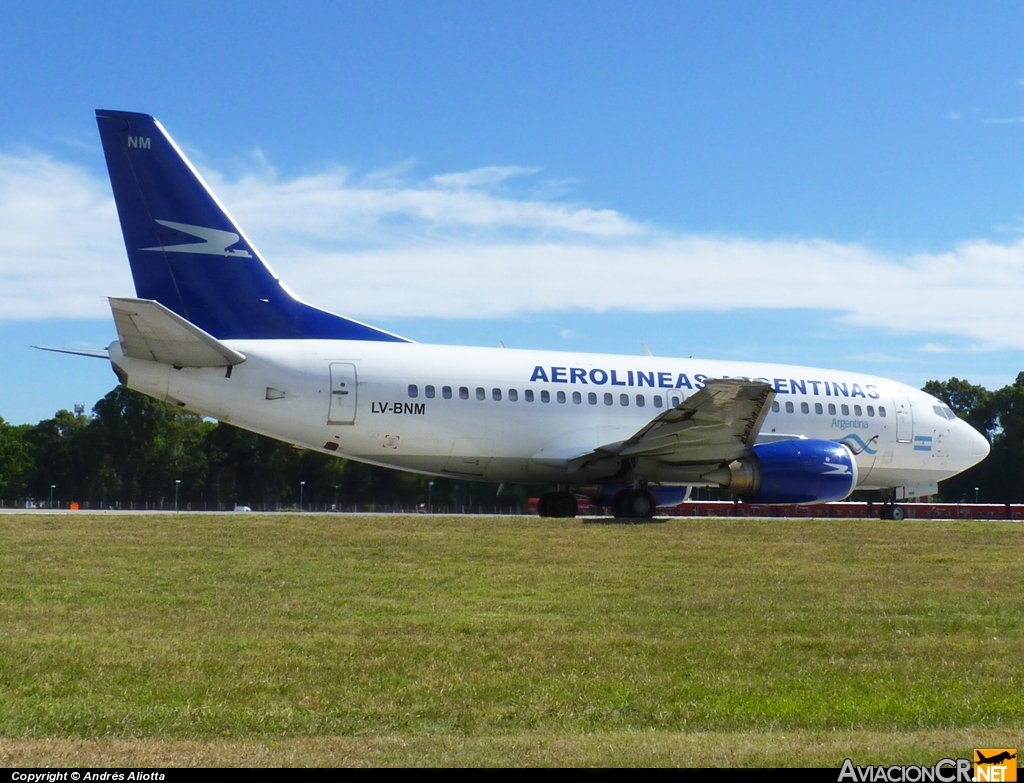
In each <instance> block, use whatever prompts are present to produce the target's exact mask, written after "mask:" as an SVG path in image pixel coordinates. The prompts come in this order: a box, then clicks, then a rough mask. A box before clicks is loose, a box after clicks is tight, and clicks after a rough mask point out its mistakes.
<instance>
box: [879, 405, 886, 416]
mask: <svg viewBox="0 0 1024 783" xmlns="http://www.w3.org/2000/svg"><path fill="white" fill-rule="evenodd" d="M878 415H879V416H881V417H882V418H883V419H884V418H885V408H883V407H882V406H881V405H879V406H878Z"/></svg>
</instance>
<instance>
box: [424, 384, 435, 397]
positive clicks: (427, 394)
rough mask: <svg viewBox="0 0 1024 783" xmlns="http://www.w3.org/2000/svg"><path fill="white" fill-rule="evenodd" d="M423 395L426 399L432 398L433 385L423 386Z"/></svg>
mask: <svg viewBox="0 0 1024 783" xmlns="http://www.w3.org/2000/svg"><path fill="white" fill-rule="evenodd" d="M423 396H424V397H426V398H427V399H428V400H432V399H434V387H433V386H424V387H423Z"/></svg>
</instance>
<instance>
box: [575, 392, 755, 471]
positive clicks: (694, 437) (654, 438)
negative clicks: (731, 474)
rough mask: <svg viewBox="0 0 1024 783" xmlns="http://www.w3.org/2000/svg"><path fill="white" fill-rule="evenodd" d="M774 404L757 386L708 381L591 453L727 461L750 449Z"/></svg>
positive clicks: (684, 461) (683, 461)
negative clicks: (633, 431)
mask: <svg viewBox="0 0 1024 783" xmlns="http://www.w3.org/2000/svg"><path fill="white" fill-rule="evenodd" d="M774 399H775V390H774V389H773V388H772V387H771V385H770V384H767V383H762V382H761V381H745V380H741V379H733V378H719V379H714V380H709V381H707V383H706V384H705V386H704V388H703V389H701V390H700V391H699V392H697V393H696V394H694V395H693V396H691V397H689V398H688V399H686V400H683V402H681V403H680V404H679V405H677V406H676V407H675V408H671V409H669V410H667V411H665V412H664V413H662V414H660V415H659V416H657V417H655V418H654V419H652V420H651V422H650V423H648V424H647V425H646V426H645V427H644V428H643V429H642V430H640V431H639V432H637V433H636V434H635V435H633V436H632V437H631V438H628V439H627V440H625V441H623V442H622V443H616V444H609V445H608V446H603V447H601V448H600V449H597V450H596V452H595V453H596V454H609V453H616V454H618V455H619V456H622V457H651V458H654V459H657V460H659V461H661V462H665V463H669V464H673V465H684V464H694V463H720V462H728V461H731V460H734V459H737V458H739V457H741V456H743V454H744V453H745V452H746V451H747V450H748V449H749V448H751V447H752V446H753V445H754V442H755V440H756V439H757V436H758V433H759V432H760V430H761V426H762V425H763V424H764V420H765V417H766V416H767V415H768V411H769V409H770V408H771V403H772V400H774Z"/></svg>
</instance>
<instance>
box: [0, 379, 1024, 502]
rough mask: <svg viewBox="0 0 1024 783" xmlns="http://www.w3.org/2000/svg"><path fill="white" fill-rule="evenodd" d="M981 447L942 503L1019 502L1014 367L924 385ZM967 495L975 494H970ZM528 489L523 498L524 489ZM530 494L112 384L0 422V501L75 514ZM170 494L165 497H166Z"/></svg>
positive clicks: (1021, 461)
mask: <svg viewBox="0 0 1024 783" xmlns="http://www.w3.org/2000/svg"><path fill="white" fill-rule="evenodd" d="M924 390H925V391H927V392H929V393H930V394H933V395H934V396H936V397H938V398H939V399H941V400H942V401H944V402H945V403H946V404H947V405H949V407H950V408H952V409H953V410H954V411H955V412H956V413H957V415H958V416H960V418H962V419H964V420H966V421H967V422H968V423H970V424H971V425H972V426H974V427H975V428H977V429H978V431H980V432H982V433H983V434H984V435H985V436H986V437H987V438H988V439H989V442H990V443H991V444H992V453H991V454H990V455H989V457H988V459H986V460H985V461H984V462H982V463H981V464H980V465H977V466H975V467H973V468H971V469H970V470H968V471H966V472H965V473H962V474H960V475H959V476H955V477H953V478H951V479H949V480H948V481H945V482H943V483H942V484H940V485H939V492H940V495H941V499H942V500H944V501H947V502H959V501H973V500H974V498H975V494H977V497H978V499H979V500H980V501H981V502H988V503H1020V502H1024V372H1022V373H1020V374H1019V375H1018V376H1017V378H1016V380H1015V381H1014V383H1012V384H1010V385H1009V386H1005V387H1003V388H1002V389H999V390H997V391H989V390H988V389H985V388H984V387H983V386H977V385H974V384H971V383H969V382H967V381H963V380H960V379H958V378H950V379H949V380H948V381H929V382H928V383H926V384H925V386H924ZM975 488H977V493H975ZM531 489H533V490H534V491H533V492H531V491H530V490H531ZM537 491H539V488H529V487H509V488H508V489H507V490H505V491H504V492H503V493H502V495H501V496H500V497H496V496H495V488H494V486H493V485H488V484H480V483H478V482H471V481H455V480H451V479H441V478H430V477H428V476H420V475H416V474H412V473H404V472H401V471H395V470H388V469H386V468H378V467H374V466H372V465H364V464H362V463H358V462H353V461H351V460H344V459H338V458H337V457H331V456H328V455H325V454H321V453H319V452H315V451H306V450H302V449H296V448H293V447H291V446H289V445H287V444H284V443H281V442H279V441H275V440H272V439H270V438H267V437H264V436H262V435H256V434H254V433H251V432H247V431H245V430H240V429H237V428H235V427H232V426H231V425H228V424H221V423H217V422H211V421H205V420H203V419H202V418H200V417H199V416H196V415H194V414H191V413H188V412H186V411H183V410H181V409H180V408H177V407H175V406H172V405H168V404H167V403H163V402H159V401H158V400H154V399H152V398H150V397H146V396H145V395H143V394H139V393H137V392H133V391H131V390H130V389H128V388H127V387H125V386H118V387H116V388H115V389H114V390H113V391H111V392H110V393H109V394H107V395H106V396H105V397H104V398H103V399H102V400H100V401H99V402H97V403H96V405H95V406H94V407H93V409H92V414H91V415H89V416H86V415H83V414H74V413H71V412H69V411H66V410H61V411H58V412H57V414H56V415H55V416H54V417H53V418H52V419H45V420H43V421H41V422H39V423H38V424H34V425H31V424H24V425H10V424H7V423H6V422H4V421H3V419H0V503H2V504H3V505H5V506H7V507H10V506H15V505H21V506H24V505H25V504H26V502H32V501H34V502H36V503H37V504H39V505H46V504H49V502H50V498H51V496H52V497H53V503H54V505H55V506H59V507H65V508H66V507H67V506H68V504H69V503H71V502H73V501H74V502H78V503H79V504H80V506H81V507H82V508H109V507H115V508H135V509H147V508H148V509H152V508H164V509H166V508H174V503H175V499H177V503H178V505H179V507H180V508H196V509H232V508H234V507H235V506H239V505H242V506H250V507H251V508H253V509H265V510H273V509H279V508H289V507H298V506H299V505H300V504H301V505H302V507H304V508H317V509H330V508H336V509H339V510H352V509H360V508H361V509H364V510H413V509H415V508H417V507H418V506H419V505H420V504H429V505H430V506H431V507H433V508H434V509H435V510H446V511H453V512H457V511H461V510H467V511H478V510H483V511H494V510H501V509H503V508H504V509H510V508H514V507H517V506H518V505H519V504H521V503H522V502H523V501H524V500H525V498H526V497H527V496H528V495H529V494H537ZM176 495H177V498H175V496H176Z"/></svg>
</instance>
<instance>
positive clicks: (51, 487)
mask: <svg viewBox="0 0 1024 783" xmlns="http://www.w3.org/2000/svg"><path fill="white" fill-rule="evenodd" d="M56 488H57V485H56V484H51V485H50V508H53V491H54V490H55V489H56ZM975 493H977V490H975Z"/></svg>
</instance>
